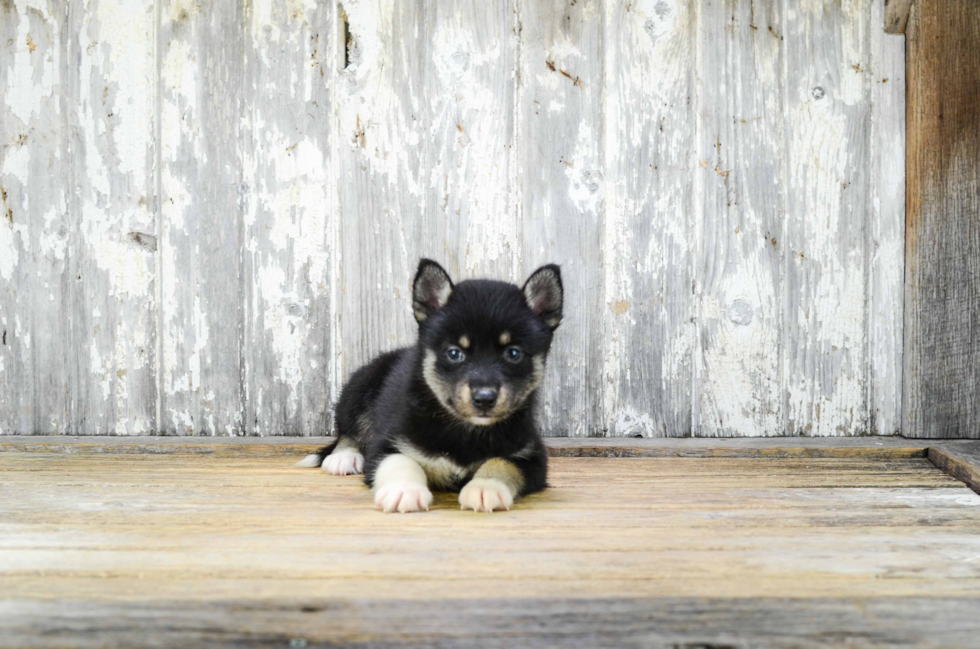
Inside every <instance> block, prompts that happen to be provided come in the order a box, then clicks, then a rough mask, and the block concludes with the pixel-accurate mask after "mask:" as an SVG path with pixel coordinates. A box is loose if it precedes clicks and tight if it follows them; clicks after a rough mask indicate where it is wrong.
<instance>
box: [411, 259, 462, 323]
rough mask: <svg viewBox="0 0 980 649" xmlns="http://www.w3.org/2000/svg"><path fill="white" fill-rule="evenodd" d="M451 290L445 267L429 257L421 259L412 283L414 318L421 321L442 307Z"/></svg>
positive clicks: (451, 284)
mask: <svg viewBox="0 0 980 649" xmlns="http://www.w3.org/2000/svg"><path fill="white" fill-rule="evenodd" d="M452 292H453V280H451V279H449V273H447V272H446V269H444V268H443V267H442V266H440V265H439V264H437V263H436V262H434V261H432V260H431V259H422V260H421V261H420V262H419V269H418V272H416V273H415V281H414V282H413V283H412V310H413V311H414V312H415V319H416V320H418V321H419V322H422V321H423V320H425V319H426V318H428V317H429V316H430V315H432V314H433V313H435V312H436V311H438V310H439V309H441V308H442V307H444V306H445V305H446V302H447V301H448V300H449V296H450V295H451V294H452Z"/></svg>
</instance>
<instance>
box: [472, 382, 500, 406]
mask: <svg viewBox="0 0 980 649" xmlns="http://www.w3.org/2000/svg"><path fill="white" fill-rule="evenodd" d="M472 398H473V405H474V406H476V407H477V408H479V409H480V410H482V411H484V412H486V411H487V410H490V409H491V408H493V406H494V404H496V403H497V388H476V389H475V390H473V397H472Z"/></svg>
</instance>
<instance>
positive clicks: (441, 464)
mask: <svg viewBox="0 0 980 649" xmlns="http://www.w3.org/2000/svg"><path fill="white" fill-rule="evenodd" d="M396 446H397V448H398V452H399V453H402V454H403V455H407V456H408V457H410V458H412V459H413V460H415V461H416V462H418V463H419V466H421V467H422V470H424V471H425V475H426V477H427V478H428V479H429V482H430V484H431V485H432V486H434V487H442V488H447V489H449V488H454V487H458V486H459V485H460V484H461V483H462V482H463V481H464V480H466V478H467V477H469V476H470V474H472V473H473V472H474V471H475V470H476V469H477V468H479V466H478V465H479V463H476V464H460V463H457V462H455V461H454V460H452V459H451V458H450V457H449V456H448V455H442V454H433V453H428V452H425V451H423V450H421V449H419V448H416V447H415V446H413V445H412V444H410V443H408V442H404V441H402V442H398V444H397V445H396Z"/></svg>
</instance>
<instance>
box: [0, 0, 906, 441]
mask: <svg viewBox="0 0 980 649" xmlns="http://www.w3.org/2000/svg"><path fill="white" fill-rule="evenodd" d="M879 4H880V3H879ZM342 5H343V11H344V13H345V14H346V16H347V18H348V19H349V21H350V33H351V36H352V39H353V41H352V47H351V51H350V60H349V65H347V67H346V68H345V69H341V68H342V67H343V62H342V57H341V56H339V55H338V53H339V52H340V51H341V50H342V46H341V47H338V43H337V39H338V38H340V36H339V33H342V29H340V27H341V26H340V25H338V24H337V23H336V22H335V20H336V18H335V17H334V15H333V11H334V9H333V7H332V6H324V5H323V4H322V3H318V2H315V1H314V0H289V1H288V2H286V3H284V4H281V3H276V2H273V1H272V0H257V1H256V2H254V3H252V4H250V5H249V9H248V11H247V12H242V8H241V6H238V5H234V4H232V5H222V6H216V7H214V8H212V10H210V11H209V12H203V13H202V12H201V11H200V9H199V7H198V5H197V4H196V3H194V2H190V1H189V0H168V1H167V2H165V3H163V4H161V5H160V6H159V7H155V6H154V5H153V4H152V3H151V4H147V3H144V2H139V1H137V0H88V4H86V5H84V7H83V8H78V9H76V10H75V11H73V12H72V14H71V15H72V16H74V17H73V18H72V19H71V20H76V21H77V24H75V23H72V24H71V25H70V27H71V29H72V33H73V34H75V35H77V40H76V41H73V42H75V43H76V45H75V46H74V47H77V48H78V49H77V51H76V50H72V53H73V54H72V56H73V57H74V58H72V59H71V64H72V65H79V68H78V70H77V71H72V72H71V74H68V68H67V67H66V66H67V63H66V62H65V61H62V60H60V59H59V56H61V54H60V53H61V52H62V51H63V50H65V49H66V48H64V47H62V46H61V44H60V43H59V42H57V41H59V40H60V36H61V35H60V29H61V28H62V24H63V22H64V17H63V16H62V15H61V14H58V13H52V11H51V9H50V7H48V6H47V5H46V4H44V3H37V2H18V3H17V13H18V15H19V16H20V20H19V21H18V22H17V24H16V25H11V26H9V29H10V33H11V34H14V35H15V38H13V40H12V45H11V48H10V49H9V50H8V51H9V52H10V53H9V54H2V55H0V75H6V76H4V77H3V78H4V79H5V81H6V84H5V88H4V89H2V90H0V92H2V93H3V95H2V96H3V101H2V103H0V110H2V111H3V122H2V123H3V124H5V125H10V126H9V128H10V129H11V131H10V132H8V133H4V134H2V138H0V139H2V141H3V143H4V150H3V153H2V168H0V185H2V186H3V187H4V188H5V189H6V190H7V193H8V201H9V204H10V205H11V207H12V208H13V210H14V221H13V223H12V224H11V223H9V222H8V221H7V220H6V219H4V218H2V217H3V215H2V214H0V307H2V309H3V310H4V311H6V312H10V313H15V314H16V315H15V318H13V320H15V321H16V323H17V324H16V327H14V329H15V330H16V331H17V337H16V345H17V348H16V349H11V350H10V351H9V352H8V351H6V350H5V353H4V354H0V381H3V380H6V377H9V376H14V377H15V379H13V380H16V379H18V378H20V376H21V373H24V372H27V371H29V369H30V368H31V367H32V366H31V363H33V362H35V361H34V360H33V359H34V358H35V356H38V354H36V353H34V352H35V351H37V350H32V345H34V346H36V347H38V349H39V350H47V349H49V348H50V341H48V340H47V339H45V338H44V337H43V336H41V337H38V336H40V334H38V335H37V336H35V340H32V339H31V331H30V328H31V326H30V324H29V323H30V322H33V320H31V319H30V318H28V317H27V316H29V315H31V312H30V311H29V309H31V308H37V307H38V305H41V304H44V305H50V308H51V309H57V308H60V307H61V306H62V302H63V300H64V299H65V296H64V295H63V294H62V285H63V283H64V282H66V281H73V282H80V283H78V284H73V286H78V287H79V288H78V289H77V290H75V292H74V293H73V295H75V297H74V298H73V299H74V300H75V302H73V303H72V306H71V308H73V309H75V308H78V309H80V312H79V313H76V314H74V316H73V317H74V318H75V320H73V326H75V327H77V328H78V329H77V330H78V331H80V332H82V333H81V334H80V335H79V336H78V338H79V339H80V340H81V341H82V343H81V344H83V345H84V346H85V349H83V352H82V356H81V358H82V362H81V363H79V365H80V366H81V370H80V371H81V376H78V377H75V381H76V383H80V384H84V385H86V386H88V385H91V386H93V387H94V388H95V389H94V390H88V391H86V392H85V394H88V393H89V392H91V394H92V396H91V397H90V402H89V403H86V404H83V405H82V406H81V408H82V409H83V410H85V409H87V410H85V412H86V413H87V414H88V415H89V419H88V420H87V421H90V422H99V423H98V425H99V426H104V428H105V430H106V431H112V432H115V433H117V434H132V433H139V432H152V431H155V430H157V429H158V428H163V429H165V430H167V431H172V432H177V433H181V434H187V433H197V432H199V431H206V432H209V433H211V434H235V433H242V432H248V433H252V434H277V433H282V432H284V431H283V430H279V429H278V428H277V426H279V427H280V428H281V426H282V424H281V423H280V422H283V421H289V422H290V423H289V426H295V428H296V429H295V430H292V429H291V430H290V431H288V432H304V433H323V432H326V431H324V430H319V429H317V428H316V427H317V426H322V425H324V423H323V422H325V421H327V419H326V417H327V416H326V415H324V413H325V412H326V409H327V408H328V407H329V404H330V403H331V401H333V400H334V399H335V398H336V397H337V395H338V392H339V386H340V382H341V379H342V378H343V377H345V376H346V375H347V374H349V372H350V371H351V370H353V369H354V365H355V364H356V363H357V362H359V361H361V360H364V359H366V358H367V357H368V356H370V355H372V354H374V353H376V352H378V351H381V350H382V349H384V348H388V347H390V346H392V345H395V344H399V343H404V342H407V341H409V340H411V338H412V335H413V334H414V324H413V323H412V321H411V315H410V308H409V292H408V281H409V279H410V277H411V273H412V272H413V270H414V264H415V261H416V259H417V257H418V256H419V255H421V254H426V255H431V256H434V257H436V258H438V259H440V260H442V261H444V262H445V263H446V264H447V266H449V267H450V268H451V269H452V271H453V273H454V276H456V277H458V278H463V277H471V276H477V275H494V276H497V277H501V278H508V279H511V280H515V281H519V280H521V279H523V278H522V277H520V276H519V275H520V274H522V273H526V272H528V271H529V270H531V268H532V267H533V266H535V265H536V264H539V263H544V262H547V261H556V262H558V263H561V264H562V265H563V269H564V273H565V278H566V282H567V284H568V286H567V288H568V296H569V300H570V301H569V304H568V305H567V307H566V319H565V322H564V323H563V324H562V327H561V328H560V329H559V331H558V334H557V338H556V343H555V344H556V346H555V350H554V353H553V355H552V359H551V361H550V363H549V369H548V379H547V382H548V387H547V389H546V394H545V395H544V398H543V400H542V401H543V403H542V414H543V417H544V420H545V422H546V426H547V427H548V428H549V429H550V430H555V429H558V430H563V431H565V432H570V433H572V434H594V433H596V432H601V431H606V432H607V433H608V434H611V435H633V434H640V435H644V436H653V435H663V434H687V433H690V432H693V433H694V434H700V435H714V434H725V435H760V434H764V435H772V434H783V433H785V432H787V431H788V432H792V433H802V434H812V435H839V434H854V433H861V432H866V431H867V429H868V426H870V425H871V423H870V422H871V421H872V420H874V422H875V423H874V425H875V426H877V427H878V428H879V429H881V430H882V432H894V431H895V430H897V429H898V427H899V426H900V418H899V414H900V401H901V399H900V389H901V360H900V359H901V349H900V345H901V338H902V336H901V326H902V318H901V308H902V296H901V285H902V268H903V263H904V242H903V240H902V232H903V230H902V228H901V219H900V218H899V216H900V211H901V209H903V207H902V200H903V198H904V190H903V189H902V186H901V184H900V183H899V182H897V181H895V178H897V177H900V175H901V173H902V167H901V164H900V161H901V160H902V159H903V155H904V147H903V145H902V139H901V137H900V136H899V135H894V134H893V133H900V131H901V129H900V128H898V126H897V124H898V122H899V121H900V120H901V119H902V111H903V109H904V104H903V103H902V102H903V99H902V97H901V94H900V88H901V85H902V84H901V79H902V70H901V69H900V67H901V61H902V56H901V54H902V53H901V52H900V49H901V48H900V47H898V46H891V45H893V44H891V45H884V44H883V43H884V42H885V41H884V40H883V39H884V36H883V35H882V34H881V33H880V32H881V30H880V29H871V28H870V27H869V25H872V24H877V23H876V22H875V21H878V18H875V17H874V16H879V15H880V12H881V8H880V7H879V6H877V5H874V4H873V3H871V2H870V1H869V0H847V1H846V2H844V3H842V4H840V5H839V6H838V5H835V6H834V7H830V8H828V5H826V3H822V2H819V0H805V1H804V2H801V3H796V4H794V3H789V4H787V5H779V6H775V5H774V6H772V7H767V8H766V11H765V12H762V13H758V15H757V14H754V13H752V11H753V7H750V6H748V5H744V6H743V5H741V4H738V5H733V8H732V11H731V12H728V13H725V14H724V15H721V14H719V13H717V11H718V7H717V6H716V5H714V4H713V3H709V2H707V1H706V0H699V1H698V2H694V3H687V2H678V1H677V0H635V2H633V3H631V4H630V6H629V7H628V8H627V7H626V6H624V5H623V4H622V3H619V2H617V1H616V0H581V1H580V2H578V3H576V5H575V7H573V8H565V10H564V11H554V7H549V6H547V5H542V4H539V3H532V2H527V1H526V0H521V1H519V2H518V3H517V4H516V6H515V7H514V8H511V7H510V6H508V7H506V8H505V10H503V11H500V7H499V6H492V5H490V4H487V5H474V6H473V7H469V8H466V9H465V10H460V11H455V10H452V11H449V10H446V9H445V8H443V7H436V6H433V7H431V8H430V7H426V8H425V10H424V11H423V10H422V9H420V7H419V6H415V5H411V4H410V3H394V2H390V1H389V0H358V1H353V0H345V1H344V2H343V3H342ZM29 6H33V7H37V8H38V9H39V11H40V14H38V15H39V16H41V17H43V19H42V22H45V21H46V24H45V26H44V29H47V30H48V31H49V33H50V34H51V35H52V36H53V38H51V39H45V38H41V35H38V34H36V33H33V32H32V30H35V31H36V27H32V26H31V25H32V22H31V21H32V20H34V21H35V23H33V24H36V21H37V20H39V18H38V15H34V14H31V15H34V17H33V18H31V19H28V18H27V16H28V11H27V8H28V7H29ZM513 9H516V14H515V12H514V11H513ZM869 9H872V10H873V11H874V12H875V13H873V14H869V13H868V11H869ZM566 13H567V15H568V18H567V19H566V18H565V16H566ZM866 15H871V16H872V18H870V19H868V18H866ZM423 18H424V19H425V20H426V21H427V22H425V23H423V22H421V19H423ZM243 19H244V20H246V21H247V22H248V24H247V25H239V24H238V23H239V22H241V21H242V20H243ZM763 19H764V20H763ZM156 21H159V24H155V23H156ZM558 21H564V22H558ZM751 21H757V22H758V24H755V23H752V26H750V24H749V23H750V22H751ZM879 22H880V21H879ZM518 27H519V28H518ZM770 27H771V28H772V29H770ZM0 29H2V28H0ZM134 35H135V36H134ZM828 35H830V36H833V37H832V38H830V37H827V36H828ZM29 36H30V37H32V38H33V37H37V38H34V40H32V41H29V40H28V37H29ZM157 36H158V38H157ZM395 36H397V38H395ZM216 39H227V42H224V41H218V40H216ZM235 39H238V40H235ZM49 40H50V41H51V42H48V41H49ZM29 42H31V43H35V44H36V48H35V49H33V50H32V49H31V48H30V47H29V45H28V43H29ZM158 44H159V46H160V47H161V50H160V51H159V52H156V51H155V48H156V47H157V45H158ZM395 44H397V45H398V48H399V49H397V50H396V49H395V48H394V47H393V46H394V45H395ZM222 48H225V49H224V50H222ZM219 50H221V51H222V52H224V54H223V55H222V56H215V53H216V52H218V51H219ZM225 50H227V51H225ZM229 51H241V56H240V57H236V56H231V55H228V56H226V55H227V52H229ZM418 53H421V54H418ZM76 54H77V56H75V55H76ZM158 63H159V67H158ZM208 66H225V67H222V68H220V69H219V68H218V67H208ZM552 68H553V69H552ZM76 73H77V74H76ZM886 76H887V77H889V78H891V79H893V83H892V85H891V86H886V85H883V84H882V83H881V82H880V79H881V78H884V77H886ZM66 79H76V80H77V88H72V89H66V87H65V85H64V84H65V80H66ZM158 83H159V87H160V91H161V93H162V94H160V96H157V94H156V93H157V87H158ZM62 101H64V102H65V105H66V106H67V107H68V109H69V114H68V116H67V119H68V120H69V121H70V122H71V125H72V128H73V129H74V133H75V135H73V136H72V138H73V139H72V147H73V152H74V154H73V155H72V156H71V162H72V165H73V166H72V172H73V173H74V174H76V176H77V180H78V185H79V186H80V188H81V189H80V190H79V192H78V193H77V194H75V193H72V192H73V190H72V189H71V188H67V187H66V191H68V192H69V193H71V196H69V197H68V198H67V199H63V198H62V197H59V196H55V195H53V193H51V192H48V191H38V190H37V188H38V187H41V188H50V187H51V186H52V185H51V182H50V178H49V179H47V180H45V182H44V183H42V182H41V179H40V178H39V176H38V174H39V171H37V170H43V169H45V168H46V166H45V165H46V164H47V163H46V162H45V161H46V160H55V161H57V160H62V159H65V160H67V159H68V157H67V149H65V151H64V152H63V151H62V148H63V147H60V146H58V145H57V144H56V143H50V142H40V141H39V140H40V136H41V132H40V130H39V123H40V122H41V121H42V120H49V121H50V118H51V116H52V115H58V114H61V112H62V111H61V103H62ZM157 105H159V109H160V111H159V116H157V115H156V113H155V107H156V106H157ZM157 120H159V121H157ZM889 120H891V121H889ZM893 122H894V123H893ZM869 124H870V128H871V129H872V131H871V134H870V136H869V135H868V133H866V132H865V129H866V128H869V127H868V126H867V125H869ZM157 128H158V129H159V134H160V137H159V140H158V139H157V134H156V129H157ZM22 133H23V134H28V135H29V139H28V144H24V143H23V141H22V140H18V137H20V135H21V134H22ZM36 142H37V143H36ZM869 142H870V149H869ZM157 155H159V159H160V164H159V165H157V161H156V156H157ZM45 156H46V157H45ZM894 161H899V162H894ZM65 164H66V163H65ZM65 168H66V167H64V166H63V165H62V166H59V167H57V169H65ZM869 169H870V171H867V170H869ZM41 173H43V172H41ZM64 175H65V176H66V177H70V176H68V174H64ZM845 183H849V185H848V186H846V187H845ZM157 186H159V190H160V195H159V196H156V195H155V194H156V188H157ZM852 196H854V197H856V198H852ZM338 206H339V207H340V209H341V210H343V211H342V212H338ZM862 206H864V207H862ZM158 216H159V218H160V219H161V222H159V223H158V222H157V220H156V219H157V217H158ZM236 219H241V220H240V221H238V220H236ZM236 223H237V224H238V225H235V224H236ZM226 226H227V229H226V230H222V231H221V232H218V231H217V230H221V229H222V228H225V227H226ZM770 230H772V231H771V232H770ZM239 231H240V233H241V234H240V236H239V234H238V233H239ZM863 233H867V235H866V236H865V235H864V234H863ZM134 234H135V235H138V236H137V237H136V238H135V239H134V238H133V236H132V235H134ZM157 237H158V238H159V240H157ZM239 239H240V240H239ZM235 245H240V246H241V249H240V250H237V251H236V250H234V249H233V246H235ZM154 247H155V249H154ZM27 263H31V264H35V265H34V266H31V268H35V267H36V268H40V269H49V270H51V271H52V272H51V273H50V274H47V275H43V276H39V277H38V278H37V279H36V280H34V279H32V278H31V277H26V276H25V275H24V273H21V269H22V268H26V266H24V264H27ZM76 270H77V272H78V274H79V275H80V276H81V277H82V279H81V280H79V279H78V278H77V277H76V278H71V277H69V276H68V275H65V273H71V272H76ZM216 275H220V278H219V280H220V281H218V280H216V279H215V276H216ZM216 281H217V283H214V282H216ZM23 282H28V283H27V284H24V283H23ZM25 286H26V287H28V288H27V289H26V290H25V288H24V287H25ZM215 287H219V288H218V289H215ZM28 294H29V295H32V296H34V295H36V298H34V297H32V298H31V299H26V298H25V295H28ZM15 295H16V296H17V297H16V299H15V298H14V297H13V296H15ZM78 305H81V306H78ZM45 313H47V311H46V312H45ZM22 324H23V325H24V326H25V327H26V328H27V330H26V331H25V329H24V328H23V327H22V326H21V325H22ZM4 326H7V325H6V324H5V325H4ZM45 335H46V334H45ZM69 344H70V345H77V344H78V343H77V342H70V343H66V345H69ZM157 349H158V351H157V353H156V354H154V353H153V352H154V351H155V350H157ZM12 366H14V367H12ZM161 377H162V378H161ZM243 377H244V378H243ZM239 381H244V382H245V385H243V386H239V385H237V382H239ZM86 382H91V383H90V384H89V383H86ZM28 383H29V382H28ZM157 383H159V386H157V385H156V384H157ZM157 387H159V392H155V390H156V388H157ZM79 394H81V392H80V393H79ZM74 396H75V397H76V398H77V397H79V395H74ZM18 398H19V397H18ZM25 398H26V397H25ZM154 398H158V399H159V400H160V401H159V405H160V413H159V419H158V418H157V417H158V415H157V414H156V413H155V412H154V411H153V406H150V407H149V408H148V407H147V406H146V404H147V403H150V402H152V401H153V400H154ZM0 399H2V397H0ZM12 403H13V402H10V401H2V400H0V409H3V408H5V407H7V406H9V405H10V404H12ZM19 403H23V402H19ZM318 404H322V405H318ZM52 410H54V409H52ZM62 417H63V415H61V414H59V413H57V412H52V413H45V414H42V415H38V417H37V420H38V421H41V422H48V423H50V425H51V427H52V428H53V429H58V430H65V429H66V428H67V427H68V426H67V422H64V421H61V418H62ZM246 420H247V421H246ZM31 425H33V424H31ZM45 425H47V424H45ZM22 426H24V423H23V421H22V420H16V419H10V418H4V417H3V416H0V432H3V431H6V432H10V431H11V430H14V431H15V432H23V431H20V428H19V427H22Z"/></svg>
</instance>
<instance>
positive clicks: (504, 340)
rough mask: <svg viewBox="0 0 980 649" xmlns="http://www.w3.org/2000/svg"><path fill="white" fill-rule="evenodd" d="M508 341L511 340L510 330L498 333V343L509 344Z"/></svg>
mask: <svg viewBox="0 0 980 649" xmlns="http://www.w3.org/2000/svg"><path fill="white" fill-rule="evenodd" d="M510 341H511V338H510V332H509V331H505V332H504V333H502V334H500V344H501V345H509V344H510Z"/></svg>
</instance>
